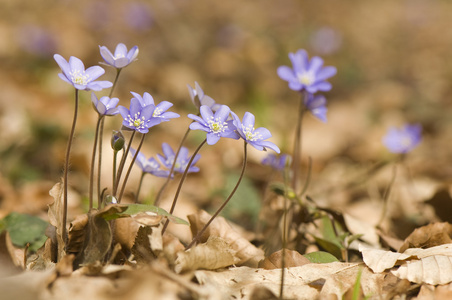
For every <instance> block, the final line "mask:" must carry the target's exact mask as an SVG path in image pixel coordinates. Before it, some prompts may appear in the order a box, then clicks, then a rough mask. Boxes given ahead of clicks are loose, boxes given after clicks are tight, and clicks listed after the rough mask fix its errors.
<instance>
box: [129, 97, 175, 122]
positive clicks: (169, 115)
mask: <svg viewBox="0 0 452 300" xmlns="http://www.w3.org/2000/svg"><path fill="white" fill-rule="evenodd" d="M131 93H132V95H133V96H134V98H136V99H137V100H138V101H139V102H140V104H141V106H143V107H145V106H148V105H153V106H155V109H154V112H153V113H152V117H153V118H154V121H155V122H158V123H157V124H159V123H161V122H166V121H169V120H170V119H174V118H179V117H180V116H179V114H176V113H175V112H171V111H168V112H167V110H168V109H169V108H170V107H171V106H173V104H172V103H171V102H168V101H162V102H160V103H159V104H157V105H155V103H154V98H152V96H151V95H150V94H149V93H147V92H145V93H144V94H143V96H141V95H140V94H137V93H134V92H131Z"/></svg>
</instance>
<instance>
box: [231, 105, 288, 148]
mask: <svg viewBox="0 0 452 300" xmlns="http://www.w3.org/2000/svg"><path fill="white" fill-rule="evenodd" d="M231 114H232V118H233V119H234V126H235V127H236V128H237V132H238V134H239V135H240V137H241V138H242V139H244V140H245V141H246V142H247V143H248V144H250V145H251V146H253V147H254V148H256V149H257V150H260V151H262V150H264V151H266V150H267V149H266V148H270V149H272V150H273V151H275V152H276V153H279V152H280V150H279V148H278V146H276V145H275V144H273V143H272V142H269V141H265V140H266V139H268V138H270V137H271V136H272V135H271V133H270V131H269V130H268V129H267V128H264V127H259V128H257V129H255V128H254V123H255V118H254V115H253V114H252V113H250V112H246V113H245V115H244V116H243V123H242V122H240V118H239V117H238V116H237V115H236V114H235V113H234V112H231Z"/></svg>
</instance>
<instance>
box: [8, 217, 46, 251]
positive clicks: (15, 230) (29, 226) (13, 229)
mask: <svg viewBox="0 0 452 300" xmlns="http://www.w3.org/2000/svg"><path fill="white" fill-rule="evenodd" d="M2 223H3V226H4V229H6V230H7V231H8V232H9V235H10V237H11V241H12V242H13V244H14V245H16V246H18V247H25V246H26V245H27V243H30V247H29V250H30V251H36V250H38V249H39V248H40V247H41V246H42V245H44V243H45V241H46V239H47V237H46V235H45V231H46V228H47V226H48V225H49V223H47V222H46V221H44V220H42V219H40V218H38V217H35V216H31V215H27V214H20V213H17V212H12V213H10V214H9V215H7V216H6V217H5V218H4V219H3V222H2Z"/></svg>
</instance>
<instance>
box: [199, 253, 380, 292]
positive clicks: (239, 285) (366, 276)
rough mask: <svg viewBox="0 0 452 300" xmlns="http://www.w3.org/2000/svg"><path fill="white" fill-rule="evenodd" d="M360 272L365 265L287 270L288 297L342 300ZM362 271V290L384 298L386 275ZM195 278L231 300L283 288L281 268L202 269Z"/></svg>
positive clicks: (310, 266) (317, 266) (336, 265)
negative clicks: (316, 284) (260, 290)
mask: <svg viewBox="0 0 452 300" xmlns="http://www.w3.org/2000/svg"><path fill="white" fill-rule="evenodd" d="M360 269H363V266H362V264H357V263H353V264H352V263H340V262H333V263H325V264H306V265H303V266H301V267H292V268H287V269H284V272H285V281H284V298H289V299H319V298H321V299H328V297H329V295H331V294H334V295H336V296H337V299H342V296H343V295H344V293H345V292H346V291H347V290H348V289H349V288H350V287H351V286H353V284H354V283H355V281H356V277H357V275H358V273H359V271H360ZM362 272H363V273H362V277H361V278H362V280H361V287H362V289H363V291H364V294H365V295H381V282H382V279H383V277H384V275H383V274H374V273H372V272H371V271H370V270H368V269H367V268H364V269H363V271H362ZM195 277H196V279H197V280H198V282H199V283H200V284H201V285H204V286H206V288H207V287H210V288H213V289H216V290H218V291H219V292H220V294H221V295H224V297H225V298H227V299H249V297H250V295H251V294H252V292H253V291H254V289H255V288H256V287H259V286H265V287H266V288H268V289H269V290H270V291H271V292H272V293H273V294H275V295H279V289H280V285H281V270H280V269H274V270H264V269H254V268H248V267H238V268H230V269H228V270H224V271H220V272H218V271H217V272H213V271H204V270H198V271H195ZM319 280H322V281H323V282H324V283H323V285H321V286H320V287H319V288H316V287H313V286H311V283H312V282H316V281H319ZM382 296H383V295H382ZM382 298H384V297H382ZM270 299H271V298H270Z"/></svg>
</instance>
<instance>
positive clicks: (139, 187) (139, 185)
mask: <svg viewBox="0 0 452 300" xmlns="http://www.w3.org/2000/svg"><path fill="white" fill-rule="evenodd" d="M144 175H146V172H145V171H141V176H140V181H139V182H138V187H137V192H136V193H135V203H139V200H138V199H139V196H140V192H141V186H142V185H143V179H144Z"/></svg>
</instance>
